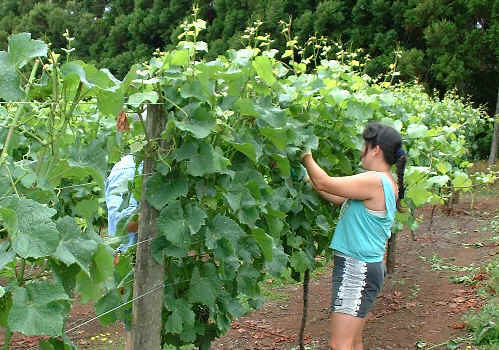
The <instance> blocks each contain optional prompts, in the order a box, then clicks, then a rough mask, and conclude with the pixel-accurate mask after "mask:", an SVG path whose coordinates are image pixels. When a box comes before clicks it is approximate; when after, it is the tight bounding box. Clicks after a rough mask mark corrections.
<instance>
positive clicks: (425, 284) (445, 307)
mask: <svg viewBox="0 0 499 350" xmlns="http://www.w3.org/2000/svg"><path fill="white" fill-rule="evenodd" d="M420 214H421V215H423V216H424V221H423V223H422V224H421V225H420V227H419V229H418V230H417V231H416V232H415V237H416V241H414V240H412V238H411V234H410V232H402V233H400V234H399V235H398V237H397V262H396V265H395V272H394V273H393V274H392V275H389V276H388V277H387V279H386V281H385V286H384V289H383V291H382V293H381V294H380V296H379V297H378V301H377V303H376V306H375V308H374V309H373V310H372V312H371V313H370V314H369V316H368V322H367V324H366V329H365V332H364V340H365V349H366V350H392V349H394V350H405V349H416V343H417V342H418V341H424V342H425V343H427V344H429V343H433V344H440V343H443V342H445V341H447V340H449V339H450V338H453V337H458V336H464V335H465V334H466V330H465V329H463V327H464V324H463V322H462V317H463V315H464V314H465V313H466V312H476V310H477V309H478V308H479V307H480V306H481V305H482V304H483V300H480V299H479V298H478V297H477V296H476V294H475V291H474V290H473V288H472V287H468V286H466V285H465V284H455V283H452V282H451V281H450V279H449V278H450V277H451V276H462V275H464V274H466V272H455V271H451V270H449V269H443V270H440V271H435V270H432V268H431V263H430V262H429V261H423V260H422V257H424V258H426V259H427V260H429V259H431V258H432V257H433V258H434V262H435V263H434V267H437V268H438V267H439V266H440V265H439V263H438V261H439V260H437V258H441V259H442V262H441V264H444V263H446V264H453V265H455V266H469V265H471V264H474V265H476V266H483V265H485V264H486V263H487V262H489V261H490V260H492V259H494V258H497V256H496V254H499V246H498V241H497V239H496V240H491V238H492V237H497V236H498V235H499V232H498V227H499V199H498V198H492V199H490V198H489V199H485V200H480V201H479V202H477V203H475V205H474V208H471V207H470V202H467V201H462V202H461V203H460V204H458V205H457V206H456V207H455V208H454V210H453V211H452V212H451V213H450V215H447V213H444V212H443V211H442V210H441V208H437V210H436V211H435V217H434V220H433V224H432V226H431V227H430V225H429V223H430V216H431V207H427V208H425V209H423V210H421V212H420ZM478 242H481V243H483V244H478V245H474V243H478ZM435 264H436V265H435ZM440 267H441V266H440ZM326 270H327V271H326V272H325V273H323V274H320V275H319V276H317V277H315V278H314V279H312V280H311V282H310V294H309V313H308V322H307V326H306V333H305V334H306V335H305V340H306V344H308V348H309V349H325V350H326V349H328V342H329V313H328V309H329V305H330V298H331V268H330V267H328V268H327V269H326ZM468 274H469V272H468ZM272 291H273V292H274V293H277V294H279V295H280V296H283V297H281V298H279V299H278V300H277V299H276V300H274V301H272V300H271V301H268V302H267V303H265V305H264V306H263V307H262V308H261V309H260V310H258V311H255V312H253V313H251V314H249V315H247V316H245V317H242V318H240V319H238V320H237V321H235V322H234V323H233V324H232V328H231V330H230V331H229V332H228V334H227V335H226V336H224V337H223V338H221V339H219V340H218V341H217V342H215V343H214V344H213V346H212V349H215V350H229V349H237V350H246V349H247V350H252V349H258V350H271V349H272V350H273V349H275V350H284V349H286V350H289V349H293V348H298V347H297V334H298V332H299V326H300V323H301V315H302V303H303V300H302V293H303V292H302V287H301V286H300V285H290V286H287V287H285V288H280V289H272ZM94 315H95V314H94V311H93V307H92V305H79V304H75V307H74V308H73V310H72V313H71V317H70V320H69V322H68V325H67V329H70V328H71V327H72V326H73V325H77V324H81V323H82V322H84V321H86V320H89V319H91V318H92V317H93V316H94ZM123 333H124V330H123V326H122V325H119V324H118V325H114V326H111V327H104V326H102V325H101V324H100V323H99V321H93V322H89V323H88V324H86V325H85V326H84V327H81V328H79V329H78V330H77V331H76V332H74V333H72V334H70V337H71V338H72V339H73V341H74V343H75V345H77V346H78V347H79V348H80V349H122V348H123V345H122V343H123V339H124V335H123ZM13 340H14V341H13V344H12V347H11V348H12V349H30V348H31V347H33V346H35V345H36V344H37V340H38V338H36V337H30V338H27V337H23V336H21V335H19V334H15V335H14V338H13ZM463 349H464V347H463ZM467 349H470V348H467Z"/></svg>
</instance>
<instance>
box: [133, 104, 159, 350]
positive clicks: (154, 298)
mask: <svg viewBox="0 0 499 350" xmlns="http://www.w3.org/2000/svg"><path fill="white" fill-rule="evenodd" d="M145 124H146V135H147V138H148V139H149V140H157V139H158V138H159V137H160V135H161V131H162V130H163V127H164V125H165V120H164V117H163V116H162V113H161V105H148V107H147V119H146V123H145ZM147 147H148V150H147V154H146V158H145V159H144V169H143V175H142V198H141V202H140V215H139V233H138V242H143V241H148V240H152V239H153V238H154V237H156V236H157V235H158V232H157V225H156V221H157V218H158V215H159V213H158V211H157V210H156V209H154V208H153V207H152V206H151V205H149V203H148V202H147V200H146V186H147V180H148V179H149V177H150V176H151V173H152V172H154V169H155V166H156V153H155V152H154V151H153V149H152V145H151V144H149V145H148V146H147ZM163 284H164V266H163V265H159V264H158V263H156V261H154V259H153V256H152V244H151V242H147V243H144V244H138V246H137V260H136V264H135V284H134V291H133V294H134V298H137V297H140V296H142V295H145V296H144V297H142V298H137V299H135V301H134V302H133V325H132V343H133V346H132V350H144V349H147V350H160V349H161V328H162V324H163V323H162V318H161V313H162V310H163V290H164V287H163Z"/></svg>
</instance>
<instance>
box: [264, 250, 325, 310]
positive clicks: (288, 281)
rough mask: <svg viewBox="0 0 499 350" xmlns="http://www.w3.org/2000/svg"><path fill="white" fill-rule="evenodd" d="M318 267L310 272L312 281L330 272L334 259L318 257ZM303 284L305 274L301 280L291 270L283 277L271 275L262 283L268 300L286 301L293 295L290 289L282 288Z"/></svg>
mask: <svg viewBox="0 0 499 350" xmlns="http://www.w3.org/2000/svg"><path fill="white" fill-rule="evenodd" d="M316 263H317V265H316V268H315V269H314V270H313V271H311V272H310V281H314V280H317V279H319V278H320V277H321V276H322V275H323V274H325V273H328V272H329V271H330V270H331V268H332V259H331V258H327V257H324V256H321V257H318V258H317V259H316ZM302 284H303V274H302V276H301V279H300V281H299V282H297V281H295V280H294V279H293V278H291V275H290V271H288V273H287V274H286V273H285V274H284V276H282V278H273V277H271V276H269V277H268V278H266V279H265V280H264V281H263V282H262V283H261V284H260V287H261V288H262V293H263V296H264V297H265V299H266V300H270V301H280V302H285V301H287V300H289V298H290V297H291V295H290V293H289V292H288V291H281V289H284V288H287V287H291V286H296V287H297V286H301V285H302Z"/></svg>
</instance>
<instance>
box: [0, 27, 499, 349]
mask: <svg viewBox="0 0 499 350" xmlns="http://www.w3.org/2000/svg"><path fill="white" fill-rule="evenodd" d="M204 26H205V24H204V22H203V21H202V20H199V19H196V20H195V21H194V22H193V23H192V24H188V23H186V24H185V28H186V33H185V34H184V35H183V39H185V40H184V41H182V42H181V43H180V44H179V47H178V48H177V49H176V50H173V51H170V52H163V53H158V54H157V55H156V56H155V57H154V58H153V59H152V60H151V61H150V62H148V63H147V64H143V65H137V66H134V67H132V69H131V71H130V73H129V74H128V75H127V76H126V77H125V78H124V79H123V80H122V81H120V80H118V79H116V78H115V77H114V76H112V74H111V73H110V72H109V71H108V70H105V69H101V70H99V69H97V68H95V67H94V66H92V65H90V64H86V63H84V62H81V61H70V60H69V57H68V60H67V62H64V63H62V60H60V59H57V57H56V56H55V55H54V54H53V53H52V52H51V51H49V50H48V47H47V46H46V45H45V44H44V43H43V42H41V41H36V40H32V39H31V37H30V35H29V34H17V35H14V36H12V37H11V38H10V39H9V51H8V52H1V53H0V54H1V56H0V57H8V59H7V60H3V59H2V60H0V69H2V71H5V72H7V73H8V74H9V75H8V77H10V78H9V79H7V78H0V79H1V80H0V98H1V99H3V100H5V101H8V102H11V104H8V105H6V107H0V116H1V119H0V123H1V126H2V133H1V134H0V135H1V137H0V141H2V145H3V147H2V157H1V158H0V166H2V167H4V168H6V169H8V171H6V172H3V171H2V173H1V174H2V175H1V176H0V198H1V199H0V223H1V225H2V231H1V234H2V237H3V240H2V241H1V243H0V249H1V252H2V258H1V260H0V262H1V264H0V271H2V275H4V276H7V277H8V279H9V283H8V284H7V285H5V286H2V287H1V288H0V306H1V309H0V322H1V323H0V324H1V325H2V326H4V327H6V328H7V329H8V330H9V332H21V333H23V334H25V335H47V336H50V337H53V338H52V339H51V340H47V341H44V344H60V343H61V342H62V343H64V344H66V345H64V346H68V347H69V348H71V347H73V345H72V344H71V342H70V340H69V338H68V337H67V336H66V334H65V330H66V320H67V317H68V314H69V310H70V307H71V304H72V302H73V301H74V299H75V298H77V296H78V297H79V298H80V302H87V301H94V302H95V305H96V309H97V312H98V313H99V314H101V313H103V314H104V316H102V317H101V322H103V323H105V324H109V323H112V322H116V321H118V320H121V319H123V318H125V317H129V316H127V314H126V313H125V312H124V309H125V308H129V307H130V305H129V301H130V300H131V299H132V290H131V283H130V281H131V279H132V278H133V277H132V274H131V269H132V267H131V265H132V262H131V259H130V256H124V257H123V259H121V260H120V261H119V263H118V264H117V265H116V266H114V265H113V258H112V248H111V246H110V244H109V242H108V241H106V240H104V239H102V238H101V237H100V236H99V235H98V234H97V232H98V228H97V227H96V225H98V223H99V221H101V220H102V217H103V216H104V210H103V206H102V201H101V200H100V199H99V198H102V196H103V187H104V179H105V176H106V172H107V171H108V169H109V167H110V165H111V164H112V163H113V162H114V161H116V160H117V159H118V158H119V155H120V151H121V150H120V144H123V143H124V141H127V142H128V143H129V144H130V148H131V150H132V151H133V152H134V153H135V154H136V159H137V165H138V164H139V163H140V162H141V161H142V159H144V158H145V157H146V156H148V155H150V154H151V153H156V154H157V155H158V162H157V164H156V167H155V171H154V172H153V173H152V174H147V175H150V178H149V180H148V181H147V182H146V183H144V184H141V182H140V181H139V180H138V181H134V183H133V184H130V186H131V187H132V188H133V191H134V196H135V197H136V198H138V199H139V198H140V195H139V194H140V187H141V186H145V192H144V193H145V197H144V198H140V199H141V200H142V201H147V202H148V203H149V204H150V205H151V206H152V207H154V208H155V209H156V210H158V211H159V217H158V220H157V230H158V231H159V237H158V238H157V239H155V240H154V241H152V242H148V243H147V244H152V251H153V254H154V258H155V259H156V261H157V262H158V263H160V264H164V265H165V266H166V267H167V268H166V269H165V270H166V272H165V293H164V310H163V327H162V329H163V334H162V341H163V344H164V345H165V348H166V347H167V346H175V347H180V346H183V345H189V344H194V345H196V346H197V347H199V348H200V349H208V348H209V346H210V343H211V342H212V341H213V340H214V339H215V338H217V337H219V336H221V335H223V334H224V333H225V332H226V331H227V330H228V329H229V327H230V324H231V322H232V320H234V319H236V318H238V317H240V316H242V315H243V314H245V313H247V312H248V311H249V310H251V309H255V308H258V307H259V306H261V305H262V303H263V297H262V292H261V290H260V287H259V283H260V282H261V281H263V280H264V279H265V278H266V276H268V275H272V276H275V277H277V278H280V277H282V276H283V275H284V274H290V275H291V276H292V277H293V278H295V279H296V280H300V279H301V278H302V276H303V275H304V274H305V272H306V271H307V270H313V269H314V268H315V267H316V259H315V258H316V257H317V256H319V255H326V254H329V253H328V251H329V250H328V247H329V242H330V240H331V236H332V232H333V230H334V226H335V222H336V220H337V214H338V213H337V210H336V209H334V208H332V207H331V206H330V205H329V204H327V203H325V202H323V201H322V200H321V199H320V198H319V197H318V196H317V195H316V194H315V192H314V191H313V190H312V189H311V187H310V185H308V184H307V183H306V182H304V181H303V180H302V179H301V178H300V177H299V176H297V175H296V174H299V173H300V172H301V165H300V161H299V155H300V150H302V149H304V148H311V149H313V150H314V154H315V155H316V158H317V160H318V162H319V164H320V165H321V166H323V167H324V168H325V169H327V170H328V172H329V173H330V174H331V175H334V176H343V175H350V174H352V173H355V172H357V171H359V164H358V163H359V162H358V160H359V157H360V148H361V139H360V137H359V135H360V131H361V130H362V128H363V127H364V125H365V123H366V122H367V121H369V120H379V121H381V122H383V123H387V124H390V125H393V126H394V127H395V128H396V129H398V130H399V131H401V133H402V135H403V138H404V140H405V142H406V143H405V145H404V147H405V148H406V149H407V150H408V154H409V159H410V162H411V164H410V166H409V168H408V172H407V180H406V183H407V187H408V192H407V196H406V199H405V205H406V206H408V207H409V208H416V207H420V206H423V205H426V204H433V203H442V202H443V201H445V200H446V199H447V197H448V196H449V193H450V192H449V191H466V190H469V189H470V186H472V185H473V181H482V182H483V181H493V180H494V174H483V175H482V177H481V178H480V179H472V178H470V177H469V175H468V174H467V172H466V169H467V167H468V166H469V164H470V163H469V162H468V161H467V159H468V154H467V144H466V140H467V138H468V137H470V135H472V133H473V130H474V128H476V127H478V125H479V124H480V123H482V121H483V118H482V116H483V114H482V112H481V111H480V110H477V109H473V108H472V107H470V106H469V105H467V104H466V103H464V102H462V101H460V100H459V99H457V98H456V97H455V96H448V97H446V98H444V99H442V100H439V99H437V98H433V97H430V96H428V95H427V94H426V93H424V92H423V91H422V89H421V88H420V87H419V86H418V85H407V86H395V87H392V86H391V85H390V84H386V83H385V84H376V83H373V82H372V81H371V80H370V79H367V78H365V77H363V76H361V75H359V74H358V73H356V71H355V70H354V67H355V65H352V66H351V65H348V64H344V63H340V62H338V61H335V60H330V59H326V58H324V57H323V60H322V62H321V63H320V65H317V66H316V67H312V66H311V63H310V62H311V61H310V62H308V63H307V62H301V63H296V62H294V64H291V65H289V64H287V63H285V62H284V58H286V57H284V58H282V57H281V58H282V59H283V61H281V60H279V59H278V55H279V53H278V52H276V51H275V50H268V51H261V50H260V49H258V48H257V47H247V48H245V49H242V50H237V51H236V50H230V51H229V52H228V53H227V55H226V56H224V57H218V58H217V59H216V60H213V61H209V62H207V61H200V60H198V55H197V52H198V51H204V50H206V46H207V44H206V43H203V42H201V41H199V40H197V34H199V31H200V30H202V29H203V28H204ZM265 40H266V39H265ZM254 42H256V41H254ZM255 46H256V44H255ZM289 47H290V49H288V51H289V50H293V49H294V48H293V45H290V46H289ZM21 48H25V50H24V51H23V50H21ZM288 51H287V53H286V55H287V56H290V57H295V56H294V54H292V53H290V52H288ZM318 55H319V54H317V56H314V61H315V60H318V58H319V56H318ZM47 57H50V59H47ZM35 59H36V60H39V61H35ZM37 62H41V63H42V69H41V73H39V72H38V69H37V65H38V63H37ZM45 62H48V63H45ZM307 64H308V65H307ZM29 68H31V72H34V73H33V75H32V79H30V82H28V83H27V84H28V85H25V86H24V89H21V88H19V86H22V83H21V80H20V78H19V75H20V74H21V72H22V70H23V69H24V70H26V69H29ZM31 84H32V86H31ZM19 101H24V102H27V103H28V104H27V105H23V104H17V103H16V102H19ZM40 101H43V102H40ZM148 104H159V105H160V106H161V108H162V113H163V118H164V120H165V123H166V127H165V129H164V131H163V133H162V134H161V139H160V140H157V139H150V137H149V135H145V131H144V130H145V129H144V125H143V122H142V121H141V120H140V118H139V119H138V120H137V121H134V122H131V124H130V125H129V132H130V135H126V136H125V135H123V134H119V133H117V132H116V130H115V129H114V125H115V124H114V118H115V117H116V116H117V115H118V114H120V113H121V112H122V111H123V110H124V109H128V110H129V112H132V113H136V112H139V113H138V114H139V115H140V111H141V110H142V108H148V107H147V105H148ZM126 129H127V130H128V127H127V128H126ZM5 130H11V131H9V133H8V134H7V133H6V132H5ZM7 135H11V136H10V137H8V136H7ZM25 145H26V146H25ZM127 190H128V188H124V189H123V191H124V192H125V191H127ZM136 194H137V195H136ZM398 223H399V224H398V226H397V227H396V229H401V227H402V225H403V224H406V225H407V226H409V227H413V226H414V225H416V224H417V220H416V218H414V217H412V216H411V212H410V211H408V212H406V213H401V214H398ZM27 269H34V270H37V269H45V270H46V271H47V273H48V275H49V277H50V278H48V279H47V278H45V279H43V278H41V277H36V276H29V277H28V276H26V275H25V274H24V271H26V270H27ZM120 306H122V307H120ZM110 310H113V311H110ZM42 321H43V322H42ZM9 334H10V333H9ZM54 346H55V345H54Z"/></svg>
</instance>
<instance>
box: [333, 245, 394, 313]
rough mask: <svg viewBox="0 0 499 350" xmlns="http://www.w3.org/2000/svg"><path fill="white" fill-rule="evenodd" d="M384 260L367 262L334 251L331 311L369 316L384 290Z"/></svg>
mask: <svg viewBox="0 0 499 350" xmlns="http://www.w3.org/2000/svg"><path fill="white" fill-rule="evenodd" d="M385 275H386V269H385V264H384V262H383V261H380V262H375V263H366V262H364V261H360V260H357V259H355V258H352V257H350V256H347V255H344V254H342V253H340V252H338V251H335V252H334V266H333V283H332V289H333V291H332V297H331V299H332V300H331V312H337V313H343V314H347V315H351V316H355V317H360V318H364V317H366V315H367V313H368V312H369V310H371V309H372V307H373V306H374V303H375V301H376V296H377V295H378V294H379V292H380V291H381V289H382V288H383V282H384V279H385Z"/></svg>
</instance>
